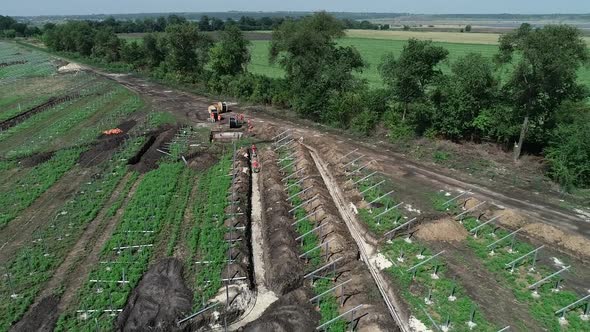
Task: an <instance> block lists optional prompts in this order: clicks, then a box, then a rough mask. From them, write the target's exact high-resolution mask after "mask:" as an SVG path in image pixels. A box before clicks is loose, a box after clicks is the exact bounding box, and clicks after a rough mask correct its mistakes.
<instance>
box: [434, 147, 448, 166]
mask: <svg viewBox="0 0 590 332" xmlns="http://www.w3.org/2000/svg"><path fill="white" fill-rule="evenodd" d="M432 159H433V160H434V162H435V163H437V164H444V163H446V162H448V161H449V160H450V159H451V153H449V152H447V151H441V150H437V151H434V153H433V154H432Z"/></svg>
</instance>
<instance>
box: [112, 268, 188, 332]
mask: <svg viewBox="0 0 590 332" xmlns="http://www.w3.org/2000/svg"><path fill="white" fill-rule="evenodd" d="M192 300H193V293H192V291H191V290H190V289H189V288H188V287H186V285H185V284H184V280H183V277H182V262H181V261H179V260H178V259H176V258H166V259H163V260H161V261H159V262H158V263H156V264H155V265H154V266H152V267H151V268H150V269H149V270H148V271H147V272H146V273H145V274H144V276H143V278H142V279H141V281H140V282H139V285H138V286H137V287H136V288H135V289H134V290H133V293H132V294H131V296H130V297H129V300H128V301H127V305H126V306H125V309H124V310H123V312H121V314H120V315H119V317H118V319H117V330H119V331H180V330H181V329H179V328H178V327H177V326H176V320H177V319H178V317H183V316H188V314H190V311H191V308H192Z"/></svg>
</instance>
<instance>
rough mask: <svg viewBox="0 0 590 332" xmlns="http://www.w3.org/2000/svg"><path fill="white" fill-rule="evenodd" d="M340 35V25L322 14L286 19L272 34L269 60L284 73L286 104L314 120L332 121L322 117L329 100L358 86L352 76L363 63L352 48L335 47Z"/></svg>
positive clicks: (341, 28) (325, 14) (324, 115)
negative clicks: (288, 103)
mask: <svg viewBox="0 0 590 332" xmlns="http://www.w3.org/2000/svg"><path fill="white" fill-rule="evenodd" d="M343 35H344V30H343V27H342V24H341V22H340V21H339V20H337V19H335V18H334V17H333V16H331V15H329V14H327V13H325V12H319V13H315V14H314V15H311V16H307V17H305V18H302V19H300V20H297V21H295V20H287V21H285V22H283V23H282V24H281V25H280V26H279V27H278V28H277V29H276V30H274V31H273V34H272V41H271V45H270V60H271V62H278V63H279V65H280V66H281V67H282V68H283V69H284V70H285V72H286V76H285V78H286V80H287V83H288V84H287V86H288V88H289V94H290V97H291V98H290V104H291V106H292V107H293V108H294V109H295V110H297V111H298V112H300V113H301V114H303V115H306V116H308V117H310V118H312V119H314V120H322V121H326V122H331V120H334V119H327V118H326V114H324V113H325V110H326V109H327V106H328V104H329V103H330V100H331V99H333V98H337V96H338V95H339V94H342V93H344V92H346V91H350V90H352V89H354V87H356V86H358V84H359V82H358V80H357V79H356V78H355V77H354V75H353V73H354V72H355V71H359V70H360V69H362V68H363V66H364V63H363V61H362V58H361V56H360V54H359V53H358V51H357V50H356V49H355V48H353V47H341V46H337V45H336V42H335V39H336V38H339V37H342V36H343ZM334 116H336V115H334Z"/></svg>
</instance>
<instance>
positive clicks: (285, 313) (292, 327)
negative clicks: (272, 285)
mask: <svg viewBox="0 0 590 332" xmlns="http://www.w3.org/2000/svg"><path fill="white" fill-rule="evenodd" d="M312 296H313V295H312V293H311V291H310V290H307V289H304V288H299V289H297V290H294V291H292V292H289V293H287V294H285V295H283V296H281V297H280V298H279V300H278V301H276V302H275V303H273V304H271V305H270V306H269V307H268V308H267V309H266V310H265V311H264V313H263V314H262V316H261V317H260V318H259V319H257V320H256V321H254V322H252V323H249V324H247V325H246V326H245V327H244V328H243V329H241V331H244V332H267V331H276V332H293V331H302V332H303V331H313V330H315V328H316V326H317V325H318V324H317V322H319V321H320V318H321V317H320V314H319V313H318V312H317V311H316V310H315V308H314V307H313V306H312V305H311V304H310V303H309V299H310V298H311V297H312Z"/></svg>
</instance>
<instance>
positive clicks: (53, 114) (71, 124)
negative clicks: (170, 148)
mask: <svg viewBox="0 0 590 332" xmlns="http://www.w3.org/2000/svg"><path fill="white" fill-rule="evenodd" d="M92 90H94V91H95V92H94V93H92V94H91V95H89V96H87V97H83V98H82V99H80V100H78V101H71V102H68V103H64V104H60V105H57V106H56V107H54V108H52V109H51V110H48V111H45V112H41V113H39V114H37V115H39V117H36V116H33V117H31V118H30V119H28V120H26V121H24V122H22V123H21V124H19V125H17V126H14V127H12V128H10V129H8V130H6V131H5V132H2V133H0V140H4V139H7V138H8V137H10V136H11V135H15V134H18V133H19V132H22V131H24V130H27V129H29V130H30V129H32V128H36V129H37V130H36V131H35V132H34V134H32V135H31V136H30V137H27V144H26V145H22V144H21V145H19V146H16V147H12V149H11V150H9V151H8V152H7V153H6V157H8V158H14V157H22V156H26V155H30V154H32V153H35V152H39V151H42V150H43V149H44V148H45V147H47V146H51V144H54V143H55V141H56V140H59V139H62V138H68V136H71V137H72V138H71V139H69V140H66V141H73V142H70V143H74V144H83V143H88V142H90V141H92V140H94V139H95V138H96V137H97V136H98V135H99V134H100V130H99V129H101V128H98V126H95V125H92V126H84V127H82V126H81V124H82V123H84V122H86V121H87V120H89V119H90V118H93V117H100V118H102V117H104V116H106V115H108V114H109V113H111V112H113V110H114V109H116V108H117V106H121V107H123V110H125V111H127V112H123V111H119V112H121V113H123V114H125V113H128V112H133V111H135V110H136V109H137V107H138V105H137V104H138V103H139V99H138V97H134V96H133V94H131V93H130V92H128V91H127V90H125V89H124V88H122V87H118V86H115V85H114V84H110V83H104V82H101V83H99V84H96V85H93V87H92ZM95 93H96V94H99V96H96V95H95ZM128 99H135V101H130V102H129V103H126V101H128ZM120 117H121V116H119V117H118V118H120ZM100 118H99V119H100ZM99 119H97V122H98V121H99ZM77 129H79V130H77ZM6 143H7V144H10V142H6Z"/></svg>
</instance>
